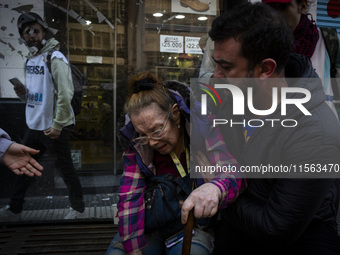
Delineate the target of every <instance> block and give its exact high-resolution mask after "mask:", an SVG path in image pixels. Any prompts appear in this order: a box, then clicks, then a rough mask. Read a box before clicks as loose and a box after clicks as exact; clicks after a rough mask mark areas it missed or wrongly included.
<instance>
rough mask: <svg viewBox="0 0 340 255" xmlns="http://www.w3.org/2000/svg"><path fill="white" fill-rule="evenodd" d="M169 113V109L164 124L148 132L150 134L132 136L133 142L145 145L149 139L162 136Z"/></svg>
mask: <svg viewBox="0 0 340 255" xmlns="http://www.w3.org/2000/svg"><path fill="white" fill-rule="evenodd" d="M170 113H171V111H169V113H168V117H167V118H166V121H165V123H164V126H163V127H162V128H161V129H159V130H156V131H155V132H152V133H151V134H150V136H146V135H143V136H139V137H136V138H133V139H132V141H133V142H134V143H136V144H140V145H146V144H148V143H149V140H150V139H153V140H160V139H161V138H162V137H163V136H164V129H165V127H166V125H167V124H168V120H169V117H170Z"/></svg>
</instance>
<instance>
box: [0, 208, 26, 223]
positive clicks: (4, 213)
mask: <svg viewBox="0 0 340 255" xmlns="http://www.w3.org/2000/svg"><path fill="white" fill-rule="evenodd" d="M9 208H10V206H9V205H6V206H4V207H2V208H0V221H2V222H8V221H19V220H20V218H21V213H13V212H12V211H11V210H10V209H9Z"/></svg>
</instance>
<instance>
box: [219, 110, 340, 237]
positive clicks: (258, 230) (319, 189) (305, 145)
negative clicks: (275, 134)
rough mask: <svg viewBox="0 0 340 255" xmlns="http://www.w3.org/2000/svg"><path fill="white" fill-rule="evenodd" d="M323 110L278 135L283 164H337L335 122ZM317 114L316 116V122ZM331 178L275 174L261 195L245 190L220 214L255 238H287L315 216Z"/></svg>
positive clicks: (337, 131)
mask: <svg viewBox="0 0 340 255" xmlns="http://www.w3.org/2000/svg"><path fill="white" fill-rule="evenodd" d="M326 110H327V113H326V112H322V113H321V112H320V114H318V113H317V112H313V116H314V118H312V119H310V121H308V122H306V123H304V122H302V121H300V122H299V126H300V127H301V128H300V129H297V128H296V129H294V130H293V129H291V130H289V131H287V133H286V134H285V135H282V136H281V137H280V138H278V139H282V144H281V145H280V152H278V153H280V161H281V162H282V164H284V165H290V164H292V165H297V166H299V165H303V166H304V165H305V164H308V165H309V166H310V165H312V164H321V165H322V166H328V164H333V165H339V164H340V158H339V155H340V148H339V147H340V146H339V144H340V142H339V140H340V134H339V124H338V123H335V122H336V121H335V120H332V121H329V120H330V118H325V117H324V116H328V115H329V114H331V113H330V111H328V108H327V109H326ZM316 119H320V121H315V120H316ZM327 120H328V121H327ZM325 123H327V125H326V124H325ZM259 142H261V141H259ZM253 144H255V143H254V140H253ZM254 149H255V148H254ZM328 169H329V168H328ZM307 174H308V175H310V174H311V173H307ZM299 177H301V176H299ZM303 177H304V176H303ZM333 183H334V179H330V178H322V179H319V178H318V179H316V178H308V176H306V178H304V179H302V178H295V179H285V178H278V179H277V180H276V181H275V182H273V181H268V185H270V190H268V191H267V192H268V195H267V194H266V195H265V198H264V199H263V200H261V199H258V198H254V196H253V197H251V196H247V195H246V194H245V195H244V196H240V197H239V198H238V199H237V201H236V202H235V203H234V204H232V205H231V206H230V207H229V208H227V210H226V211H225V214H224V216H225V219H226V220H228V222H230V223H232V224H235V226H237V227H238V228H239V229H241V230H242V231H243V232H246V233H247V234H248V235H250V236H251V237H253V238H254V239H256V240H258V241H259V243H260V242H262V241H263V242H265V241H268V240H271V241H272V242H277V243H282V242H284V243H285V244H287V243H292V242H294V241H295V240H297V239H298V238H299V237H300V236H301V234H302V233H303V232H304V231H305V230H306V228H307V227H308V226H309V225H310V224H311V220H312V219H313V218H315V217H316V215H317V213H318V210H319V209H320V206H321V205H322V203H323V202H324V201H325V199H326V197H327V194H330V189H331V187H332V185H333ZM264 188H269V186H265V187H264ZM259 195H261V194H259ZM329 199H330V200H331V199H332V198H331V197H329ZM334 217H335V216H334Z"/></svg>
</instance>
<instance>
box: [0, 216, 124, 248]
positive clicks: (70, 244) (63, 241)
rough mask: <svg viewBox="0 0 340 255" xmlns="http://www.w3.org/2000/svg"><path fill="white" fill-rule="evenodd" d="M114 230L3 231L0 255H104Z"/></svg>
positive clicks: (107, 227) (55, 227)
mask: <svg viewBox="0 0 340 255" xmlns="http://www.w3.org/2000/svg"><path fill="white" fill-rule="evenodd" d="M117 231H118V229H117V227H116V226H114V225H113V224H112V223H111V222H108V223H106V224H93V223H88V224H86V225H85V224H82V225H79V224H73V225H47V226H20V227H13V226H12V227H11V226H10V227H3V228H2V229H1V230H0V254H6V255H19V254H26V255H33V254H34V255H43V254H50V255H53V254H63V255H69V254H83V255H99V254H104V253H105V251H106V249H107V247H108V245H109V244H110V242H111V241H112V239H113V237H114V236H115V234H116V233H117Z"/></svg>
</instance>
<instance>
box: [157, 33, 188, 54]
mask: <svg viewBox="0 0 340 255" xmlns="http://www.w3.org/2000/svg"><path fill="white" fill-rule="evenodd" d="M183 49H184V45H183V36H175V35H161V38H160V52H171V53H183Z"/></svg>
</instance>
